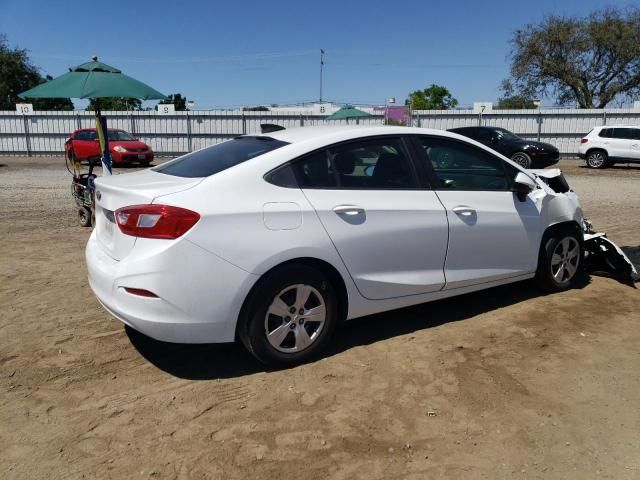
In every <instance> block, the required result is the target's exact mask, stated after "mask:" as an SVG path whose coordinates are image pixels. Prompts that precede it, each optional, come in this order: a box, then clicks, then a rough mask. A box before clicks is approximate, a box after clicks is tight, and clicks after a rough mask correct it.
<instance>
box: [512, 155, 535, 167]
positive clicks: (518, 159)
mask: <svg viewBox="0 0 640 480" xmlns="http://www.w3.org/2000/svg"><path fill="white" fill-rule="evenodd" d="M511 161H512V162H514V163H517V164H518V165H520V166H521V167H522V168H531V157H530V156H529V155H527V154H526V153H524V152H516V153H514V154H513V155H511Z"/></svg>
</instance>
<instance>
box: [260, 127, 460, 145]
mask: <svg viewBox="0 0 640 480" xmlns="http://www.w3.org/2000/svg"><path fill="white" fill-rule="evenodd" d="M407 134H413V135H440V136H446V137H451V138H458V135H457V134H455V133H453V132H447V131H446V130H435V129H431V128H415V127H396V126H387V125H385V126H379V125H376V126H360V125H330V126H313V127H297V128H291V129H286V130H278V131H276V132H270V133H267V134H265V135H264V136H269V137H271V138H275V139H276V140H282V141H283V142H287V143H302V142H306V141H316V140H325V141H326V142H327V143H330V142H333V141H342V140H349V139H352V138H361V137H372V136H376V135H407ZM250 136H252V135H250Z"/></svg>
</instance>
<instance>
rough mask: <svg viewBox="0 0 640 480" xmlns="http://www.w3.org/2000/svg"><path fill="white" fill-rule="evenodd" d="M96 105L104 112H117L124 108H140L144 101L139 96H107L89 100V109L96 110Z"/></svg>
mask: <svg viewBox="0 0 640 480" xmlns="http://www.w3.org/2000/svg"><path fill="white" fill-rule="evenodd" d="M96 105H98V106H99V107H100V110H101V111H103V112H117V111H122V110H125V111H127V110H140V109H141V107H142V102H141V101H140V100H139V99H138V98H124V97H106V98H92V99H91V100H89V105H88V106H87V110H89V111H94V110H95V109H96Z"/></svg>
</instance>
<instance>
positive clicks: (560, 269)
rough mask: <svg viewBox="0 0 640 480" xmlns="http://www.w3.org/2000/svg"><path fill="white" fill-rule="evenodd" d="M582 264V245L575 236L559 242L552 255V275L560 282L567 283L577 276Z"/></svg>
mask: <svg viewBox="0 0 640 480" xmlns="http://www.w3.org/2000/svg"><path fill="white" fill-rule="evenodd" d="M579 264H580V245H578V241H577V240H576V239H575V238H573V237H564V238H563V239H562V240H560V241H559V242H558V244H557V245H556V248H555V249H554V250H553V255H552V256H551V275H552V276H553V278H554V280H555V281H556V282H558V283H566V282H569V281H571V279H573V277H575V275H576V273H577V271H578V265H579Z"/></svg>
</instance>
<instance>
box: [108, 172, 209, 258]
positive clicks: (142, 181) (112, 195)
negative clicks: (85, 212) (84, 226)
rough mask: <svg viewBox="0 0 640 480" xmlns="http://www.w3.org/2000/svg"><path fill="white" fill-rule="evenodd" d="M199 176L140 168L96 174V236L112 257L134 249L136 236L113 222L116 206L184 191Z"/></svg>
mask: <svg viewBox="0 0 640 480" xmlns="http://www.w3.org/2000/svg"><path fill="white" fill-rule="evenodd" d="M201 181H202V178H185V177H174V176H170V175H164V174H162V173H158V172H154V171H153V170H143V171H140V172H135V173H127V174H124V175H113V176H110V177H98V178H96V180H95V184H96V192H95V201H96V205H95V214H96V238H97V240H98V242H99V243H100V244H101V245H102V247H103V248H104V250H105V251H106V252H107V253H108V254H109V255H110V256H111V257H112V258H114V259H115V260H122V259H123V258H124V257H125V256H126V255H127V254H128V253H129V252H130V251H131V249H132V248H133V246H134V245H135V243H136V237H132V236H131V235H125V234H124V233H122V232H121V231H120V228H118V225H117V224H116V219H115V212H116V210H117V209H119V208H122V207H127V206H131V205H140V204H149V203H153V200H154V199H155V198H156V197H159V196H160V195H167V194H170V193H176V192H180V191H183V190H187V189H189V188H192V187H194V186H196V185H197V184H198V183H200V182H201Z"/></svg>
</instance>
